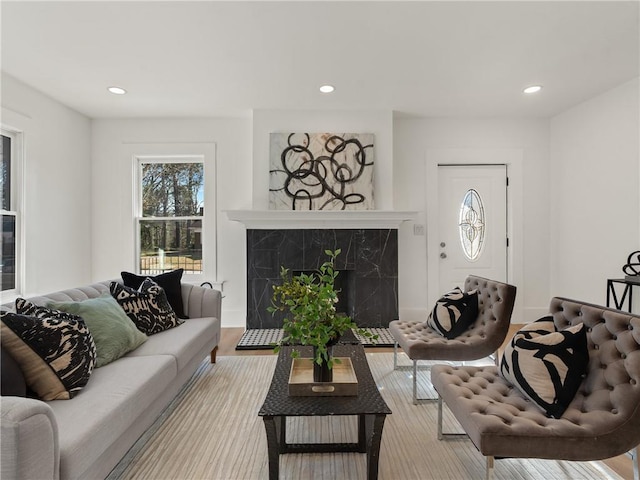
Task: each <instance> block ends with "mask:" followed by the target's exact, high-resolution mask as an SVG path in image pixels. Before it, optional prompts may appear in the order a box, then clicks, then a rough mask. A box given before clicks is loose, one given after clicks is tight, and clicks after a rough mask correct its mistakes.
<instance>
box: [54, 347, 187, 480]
mask: <svg viewBox="0 0 640 480" xmlns="http://www.w3.org/2000/svg"><path fill="white" fill-rule="evenodd" d="M176 374H177V372H176V366H175V362H174V361H173V359H172V358H171V357H170V356H169V355H156V356H149V357H142V358H129V357H123V358H120V359H118V360H116V361H114V362H112V363H110V364H108V365H106V366H104V367H102V368H98V369H96V370H94V372H93V375H92V378H91V381H90V382H89V383H88V384H87V386H86V388H85V390H84V391H83V392H82V394H81V395H78V396H77V397H75V398H74V399H73V400H72V401H71V402H59V401H54V402H50V403H49V405H50V406H51V408H52V409H53V411H54V413H55V416H56V420H57V423H58V428H59V438H60V478H86V477H87V476H86V474H85V472H86V471H87V469H90V468H95V467H94V466H93V465H94V463H95V462H96V461H97V460H98V459H99V458H100V457H101V455H102V454H103V452H104V451H105V450H107V449H108V448H109V447H110V446H112V445H113V444H114V443H118V442H122V441H123V440H122V437H123V435H124V433H125V432H127V431H128V429H129V428H130V427H131V425H132V424H133V423H135V422H137V421H139V418H140V417H141V416H143V414H144V412H145V411H146V410H147V409H148V408H149V407H150V405H152V404H153V403H154V401H155V400H156V399H157V398H158V397H161V396H162V395H163V393H164V391H165V390H166V389H167V388H168V387H169V386H170V385H171V382H173V381H174V379H175V377H176ZM89 478H91V477H89Z"/></svg>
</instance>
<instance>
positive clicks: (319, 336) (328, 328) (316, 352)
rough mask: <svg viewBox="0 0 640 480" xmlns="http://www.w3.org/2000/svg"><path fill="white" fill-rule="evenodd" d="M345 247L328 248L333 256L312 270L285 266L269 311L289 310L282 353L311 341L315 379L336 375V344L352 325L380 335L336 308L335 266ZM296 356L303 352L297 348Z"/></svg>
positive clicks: (326, 379)
mask: <svg viewBox="0 0 640 480" xmlns="http://www.w3.org/2000/svg"><path fill="white" fill-rule="evenodd" d="M340 252H341V250H340V249H337V250H335V251H331V250H325V254H326V255H327V256H328V257H329V260H327V261H326V262H324V263H323V264H322V265H321V266H320V268H319V269H318V270H317V271H316V272H315V273H311V274H306V273H300V274H299V275H294V276H292V275H290V274H289V269H287V268H285V267H281V269H280V276H281V278H282V284H281V285H274V286H273V296H272V297H271V307H269V308H268V311H269V312H270V313H272V314H274V313H275V312H286V313H287V316H286V317H285V318H284V323H283V327H282V328H283V331H284V335H283V337H282V339H281V340H280V341H279V342H278V343H277V344H276V345H275V348H274V352H275V353H278V352H279V351H280V349H281V348H282V346H284V345H298V344H299V345H309V346H312V347H313V361H314V381H315V382H327V381H331V379H332V372H331V369H332V368H333V365H334V363H336V362H337V361H338V360H336V359H334V358H333V356H332V354H331V352H332V346H333V345H335V344H336V343H337V342H338V339H339V338H340V336H341V335H342V334H343V333H345V332H346V331H347V330H349V329H353V330H354V331H356V332H357V333H358V334H360V335H362V336H365V337H367V338H372V339H376V338H377V335H373V334H372V333H371V332H369V331H366V330H363V329H360V328H359V327H358V326H357V325H356V324H355V322H354V321H353V320H352V319H351V318H350V317H348V316H347V315H345V314H343V313H339V312H337V311H336V303H338V292H339V290H336V288H335V279H336V277H337V276H338V274H339V272H337V271H336V270H335V259H336V257H337V256H338V255H339V254H340ZM291 356H292V357H293V358H297V357H299V356H300V352H299V351H298V350H296V349H295V348H294V349H293V350H292V352H291Z"/></svg>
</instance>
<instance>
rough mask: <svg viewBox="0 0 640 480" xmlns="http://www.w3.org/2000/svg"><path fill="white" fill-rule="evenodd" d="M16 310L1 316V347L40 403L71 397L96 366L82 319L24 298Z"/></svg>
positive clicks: (88, 334) (17, 304)
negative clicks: (41, 401) (13, 361)
mask: <svg viewBox="0 0 640 480" xmlns="http://www.w3.org/2000/svg"><path fill="white" fill-rule="evenodd" d="M16 310H17V312H18V313H12V312H3V314H2V321H1V324H0V327H1V329H2V330H1V334H2V348H6V349H7V351H8V352H9V354H10V355H11V356H12V357H13V358H14V359H15V360H16V362H18V364H19V365H20V368H21V370H22V372H23V374H24V377H25V380H26V383H27V385H28V386H29V388H31V390H33V391H34V392H35V393H36V394H37V395H38V397H40V398H41V399H42V400H68V399H70V398H73V397H74V396H75V395H76V394H77V393H78V392H79V391H80V390H81V389H82V388H83V387H84V386H85V385H86V384H87V382H88V381H89V377H90V376H91V372H92V371H93V368H94V366H95V363H96V346H95V343H94V341H93V337H92V336H91V332H89V329H88V328H87V326H86V324H85V322H84V320H82V318H81V317H78V316H76V315H71V314H68V313H65V312H58V311H57V310H51V309H48V308H45V307H39V306H36V305H34V304H32V303H30V302H27V301H26V300H24V299H18V300H16Z"/></svg>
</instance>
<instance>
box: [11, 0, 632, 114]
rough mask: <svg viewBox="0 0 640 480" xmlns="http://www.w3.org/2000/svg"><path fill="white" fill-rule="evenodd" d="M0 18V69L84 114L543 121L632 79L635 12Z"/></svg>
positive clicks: (347, 6)
mask: <svg viewBox="0 0 640 480" xmlns="http://www.w3.org/2000/svg"><path fill="white" fill-rule="evenodd" d="M1 13H2V16H1V17H2V18H1V21H2V25H1V27H2V57H1V65H2V70H3V71H4V72H5V73H7V74H9V75H11V76H13V77H15V78H17V79H18V80H20V81H22V82H24V83H26V84H28V85H30V86H32V87H34V88H36V89H37V90H40V91H42V92H44V93H45V94H47V95H49V96H51V97H53V98H55V99H56V100H58V101H60V102H62V103H64V104H66V105H68V106H70V107H71V108H73V109H75V110H77V111H79V112H81V113H83V114H85V115H87V116H89V117H91V118H114V117H118V118H122V117H202V116H205V117H212V116H228V115H233V116H243V115H249V114H250V113H251V111H252V110H255V109H286V110H289V109H304V110H317V109H332V110H335V109H340V110H393V111H396V112H401V113H402V114H406V115H419V116H465V117H469V116H471V117H489V116H491V117H505V116H506V117H549V116H553V115H555V114H557V113H559V112H562V111H564V110H566V109H567V108H569V107H571V106H572V105H575V104H577V103H580V102H582V101H584V100H586V99H588V98H591V97H593V96H595V95H597V94H599V93H602V92H604V91H606V90H608V89H610V88H613V87H615V86H617V85H620V84H622V83H624V82H625V81H628V80H630V79H633V78H635V77H637V76H638V75H639V55H640V54H639V38H640V37H639V3H638V2H637V1H624V2H619V1H602V2H592V1H569V2H563V1H531V2H518V1H494V2H483V1H467V2H465V1H440V2H435V1H411V2H399V1H389V2H382V1H375V2H370V1H355V2H340V1H334V2H330V1H317V2H308V1H289V2H270V1H259V2H245V1H229V2H218V1H199V2H187V1H164V2H155V1H143V2H133V1H121V2H100V1H84V2H83V1H72V2H58V1H44V2H25V1H15V2H12V1H6V0H3V1H2V11H1ZM325 83H330V84H332V85H334V86H335V87H336V91H335V92H334V93H332V94H322V93H320V92H319V90H318V88H319V86H320V85H322V84H325ZM537 83H540V84H542V85H544V88H543V90H542V91H541V92H540V93H538V94H536V95H524V94H523V93H522V89H523V88H524V87H525V86H527V85H530V84H537ZM110 85H119V86H122V87H124V88H125V89H127V90H128V94H127V95H124V96H115V95H113V94H110V93H108V92H107V90H106V89H107V87H108V86H110ZM5 100H7V101H10V99H3V103H4V102H5Z"/></svg>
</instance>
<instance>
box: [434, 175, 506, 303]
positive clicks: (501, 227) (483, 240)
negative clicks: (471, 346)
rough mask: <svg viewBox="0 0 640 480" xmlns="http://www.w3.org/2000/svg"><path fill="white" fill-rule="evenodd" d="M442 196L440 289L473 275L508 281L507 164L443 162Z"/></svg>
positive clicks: (439, 187)
mask: <svg viewBox="0 0 640 480" xmlns="http://www.w3.org/2000/svg"><path fill="white" fill-rule="evenodd" d="M438 196H439V203H438V218H439V221H438V245H436V246H435V248H436V249H437V251H438V254H439V279H440V281H439V285H440V293H444V292H447V291H449V290H451V289H452V288H454V287H456V286H459V287H461V288H463V287H464V280H465V278H466V277H467V276H468V275H478V276H481V277H486V278H490V279H492V280H498V281H503V282H506V281H507V247H508V240H507V238H508V237H507V167H506V165H439V166H438Z"/></svg>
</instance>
